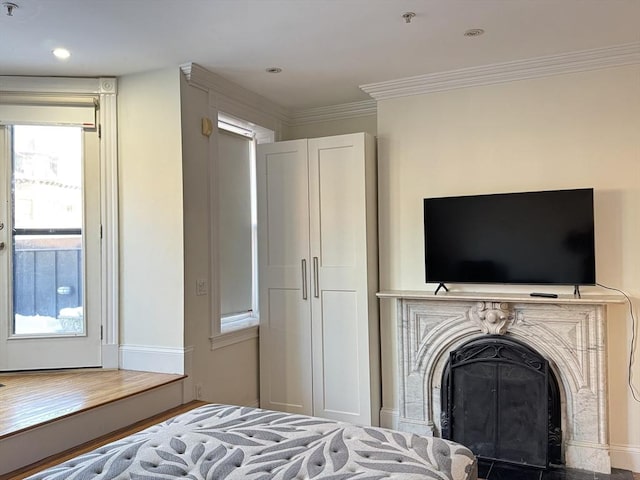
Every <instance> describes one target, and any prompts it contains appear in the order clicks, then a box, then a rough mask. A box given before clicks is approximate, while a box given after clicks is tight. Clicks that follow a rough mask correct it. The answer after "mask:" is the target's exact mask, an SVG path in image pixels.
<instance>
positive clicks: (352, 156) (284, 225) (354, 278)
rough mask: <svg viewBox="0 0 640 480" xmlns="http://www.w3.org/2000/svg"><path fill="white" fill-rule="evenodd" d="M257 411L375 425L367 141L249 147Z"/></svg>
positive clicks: (373, 234)
mask: <svg viewBox="0 0 640 480" xmlns="http://www.w3.org/2000/svg"><path fill="white" fill-rule="evenodd" d="M257 162H258V164H257V179H258V182H257V183H258V257H259V259H258V265H259V275H258V280H259V287H258V288H259V294H260V403H261V406H262V407H264V408H268V409H273V410H281V411H286V412H292V413H302V414H308V415H316V416H320V417H325V418H330V419H335V420H343V421H348V422H352V423H357V424H363V425H372V424H373V425H377V424H378V413H379V408H380V398H379V397H380V384H379V376H380V375H379V367H378V365H379V353H378V352H379V339H378V304H377V299H376V297H375V293H376V290H377V241H376V239H377V227H376V218H377V215H376V195H375V191H376V184H375V183H376V165H375V153H374V140H373V137H371V136H369V135H366V134H352V135H341V136H336V137H326V138H318V139H311V140H308V141H307V140H295V141H289V142H280V143H275V144H270V145H259V146H258V155H257Z"/></svg>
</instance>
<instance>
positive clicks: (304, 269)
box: [302, 258, 307, 300]
mask: <svg viewBox="0 0 640 480" xmlns="http://www.w3.org/2000/svg"><path fill="white" fill-rule="evenodd" d="M302 299H303V300H306V299H307V259H306V258H303V259H302Z"/></svg>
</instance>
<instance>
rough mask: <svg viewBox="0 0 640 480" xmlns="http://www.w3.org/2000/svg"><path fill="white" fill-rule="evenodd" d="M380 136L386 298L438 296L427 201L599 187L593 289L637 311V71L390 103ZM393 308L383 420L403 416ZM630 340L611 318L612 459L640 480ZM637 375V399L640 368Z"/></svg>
mask: <svg viewBox="0 0 640 480" xmlns="http://www.w3.org/2000/svg"><path fill="white" fill-rule="evenodd" d="M377 130H378V157H379V158H378V162H379V215H380V276H381V278H380V285H381V289H393V290H425V289H431V288H432V287H433V286H431V285H429V286H427V285H425V283H424V280H423V278H424V256H423V231H422V228H423V226H422V222H423V220H422V199H423V198H424V197H428V196H441V195H464V194H476V193H493V192H515V191H529V190H542V189H561V188H575V187H594V188H595V216H596V256H597V265H596V268H597V279H598V281H599V282H600V283H604V284H606V285H610V286H614V287H617V288H622V289H624V290H626V291H627V292H629V293H630V294H631V295H632V296H633V297H634V301H635V302H636V307H638V304H637V303H638V298H640V268H639V266H640V216H639V214H638V212H640V66H637V65H636V66H629V67H622V68H615V69H608V70H598V71H592V72H585V73H577V74H571V75H561V76H555V77H549V78H542V79H535V80H526V81H518V82H511V83H507V84H500V85H492V86H482V87H475V88H466V89H459V90H452V91H447V92H440V93H433V94H428V95H420V96H412V97H404V98H397V99H389V100H384V101H381V102H379V104H378V129H377ZM455 288H456V289H457V290H461V289H462V288H461V287H460V286H455ZM496 288H497V287H493V289H494V290H495V289H496ZM467 289H469V290H478V289H479V288H478V287H474V286H468V287H467ZM525 291H528V290H526V289H525ZM553 291H557V292H560V293H564V292H565V291H566V292H567V293H571V289H570V287H563V288H556V289H553ZM583 291H584V292H585V293H588V291H589V289H584V290H583ZM394 309H395V305H393V302H391V301H383V302H381V324H382V325H381V326H382V333H381V337H382V355H383V406H384V409H386V410H387V411H390V410H393V409H395V408H396V407H397V403H396V371H395V369H396V366H397V358H396V351H395V335H396V323H395V310H394ZM630 338H631V327H630V320H629V319H628V318H627V316H626V311H625V310H624V309H623V308H612V309H610V315H609V361H610V363H609V375H610V377H609V380H610V413H611V422H610V425H611V443H612V445H613V454H612V460H613V464H614V466H620V467H626V468H633V469H635V470H636V471H640V427H639V425H640V403H637V402H635V401H634V400H633V399H632V398H631V395H630V393H629V389H628V388H627V386H626V362H627V361H628V358H629V357H628V355H629V339H630ZM636 358H640V352H638V351H636ZM634 374H635V384H636V388H638V389H640V361H636V364H635V365H634Z"/></svg>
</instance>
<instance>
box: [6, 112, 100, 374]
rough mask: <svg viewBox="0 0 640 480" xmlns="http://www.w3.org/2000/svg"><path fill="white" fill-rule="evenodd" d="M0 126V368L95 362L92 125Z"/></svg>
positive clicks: (97, 334) (95, 178)
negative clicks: (0, 299)
mask: <svg viewBox="0 0 640 480" xmlns="http://www.w3.org/2000/svg"><path fill="white" fill-rule="evenodd" d="M0 128H1V130H0V133H1V134H2V144H0V147H2V153H1V157H0V159H1V160H2V161H1V162H0V165H2V168H3V171H4V172H5V173H6V175H3V176H2V178H3V180H5V179H6V181H3V186H2V187H0V188H1V189H0V199H1V200H2V203H3V204H4V205H5V208H4V211H3V215H2V217H0V222H1V223H0V226H1V227H2V229H1V230H0V242H2V244H3V245H2V244H0V246H2V248H1V249H0V265H1V266H2V272H3V274H2V277H0V284H1V287H2V289H1V290H0V291H1V292H2V294H3V296H4V300H5V301H4V302H2V303H3V304H4V305H2V307H0V310H1V311H0V328H1V330H2V332H1V334H0V369H2V370H23V369H45V368H68V367H88V366H99V365H100V343H101V342H100V321H99V318H100V305H99V302H100V295H99V294H100V283H99V282H100V274H99V268H100V255H99V252H100V234H99V228H100V226H99V217H100V215H99V211H100V210H99V207H100V195H99V185H100V182H99V162H98V140H97V135H96V134H95V132H88V131H85V130H83V129H82V128H81V127H75V126H51V125H12V126H6V127H0Z"/></svg>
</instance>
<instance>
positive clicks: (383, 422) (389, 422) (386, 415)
mask: <svg viewBox="0 0 640 480" xmlns="http://www.w3.org/2000/svg"><path fill="white" fill-rule="evenodd" d="M399 417H400V412H399V411H398V409H396V408H385V407H382V408H381V409H380V426H381V427H384V428H391V429H393V430H397V429H398V418H399Z"/></svg>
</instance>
